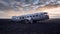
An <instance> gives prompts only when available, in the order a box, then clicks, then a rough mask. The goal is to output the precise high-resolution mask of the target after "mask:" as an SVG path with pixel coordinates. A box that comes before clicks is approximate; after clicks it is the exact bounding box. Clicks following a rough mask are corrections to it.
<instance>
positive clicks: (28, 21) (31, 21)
mask: <svg viewBox="0 0 60 34" xmlns="http://www.w3.org/2000/svg"><path fill="white" fill-rule="evenodd" d="M25 23H26V24H28V23H29V24H30V23H33V20H28V19H25Z"/></svg>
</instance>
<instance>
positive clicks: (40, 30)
mask: <svg viewBox="0 0 60 34" xmlns="http://www.w3.org/2000/svg"><path fill="white" fill-rule="evenodd" d="M0 24H1V26H0V33H1V34H59V33H60V19H49V20H46V21H42V22H41V21H40V22H37V23H33V24H20V23H16V22H11V21H10V19H0Z"/></svg>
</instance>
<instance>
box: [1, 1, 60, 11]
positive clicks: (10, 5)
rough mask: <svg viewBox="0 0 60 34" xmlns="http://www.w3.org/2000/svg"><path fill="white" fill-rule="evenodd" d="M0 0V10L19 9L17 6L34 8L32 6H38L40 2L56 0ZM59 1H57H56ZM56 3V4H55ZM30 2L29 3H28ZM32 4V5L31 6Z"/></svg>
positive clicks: (45, 3)
mask: <svg viewBox="0 0 60 34" xmlns="http://www.w3.org/2000/svg"><path fill="white" fill-rule="evenodd" d="M43 1H45V0H0V11H1V10H2V11H4V10H19V8H23V9H25V7H26V6H27V7H29V8H28V9H30V8H32V9H33V8H34V6H36V5H37V6H39V5H41V4H44V5H47V4H49V3H51V2H55V1H56V0H48V1H47V0H46V1H45V2H43ZM57 3H59V2H57ZM57 3H56V4H57ZM29 4H30V5H29ZM31 5H33V7H31Z"/></svg>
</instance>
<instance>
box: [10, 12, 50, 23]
mask: <svg viewBox="0 0 60 34" xmlns="http://www.w3.org/2000/svg"><path fill="white" fill-rule="evenodd" d="M47 19H49V16H48V14H47V12H40V13H34V14H27V15H22V16H12V18H11V21H13V22H25V23H33V22H37V21H41V20H47Z"/></svg>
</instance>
